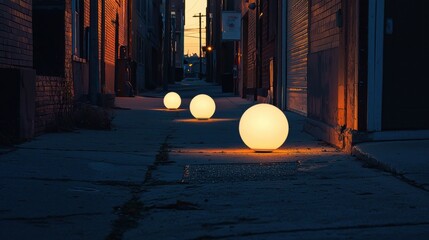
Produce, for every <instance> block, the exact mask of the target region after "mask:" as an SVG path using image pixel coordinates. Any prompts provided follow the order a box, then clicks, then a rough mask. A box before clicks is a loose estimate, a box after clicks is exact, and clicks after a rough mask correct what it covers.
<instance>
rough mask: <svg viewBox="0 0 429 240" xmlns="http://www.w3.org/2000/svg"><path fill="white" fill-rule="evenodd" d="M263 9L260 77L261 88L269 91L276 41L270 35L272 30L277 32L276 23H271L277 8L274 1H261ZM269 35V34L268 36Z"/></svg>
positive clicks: (272, 35)
mask: <svg viewBox="0 0 429 240" xmlns="http://www.w3.org/2000/svg"><path fill="white" fill-rule="evenodd" d="M263 2H264V4H263V9H262V12H263V13H264V14H263V16H262V24H261V25H262V26H261V34H262V43H261V46H262V59H261V68H262V69H261V71H262V73H261V75H262V83H261V86H260V87H261V88H264V89H269V87H270V59H273V58H274V57H275V50H276V41H275V38H274V36H275V35H274V34H272V32H273V30H275V31H276V30H277V29H276V27H277V25H276V23H275V22H273V17H275V16H276V15H277V14H276V11H277V8H276V7H277V6H275V5H274V4H276V3H277V2H276V1H268V0H265V1H263ZM270 33H271V34H270Z"/></svg>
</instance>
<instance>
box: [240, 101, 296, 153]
mask: <svg viewBox="0 0 429 240" xmlns="http://www.w3.org/2000/svg"><path fill="white" fill-rule="evenodd" d="M239 132H240V137H241V139H242V140H243V142H244V144H246V145H247V146H248V147H249V148H251V149H253V150H255V151H256V152H271V151H273V150H275V149H277V148H279V147H280V146H281V145H282V144H283V143H284V142H285V141H286V138H287V135H288V134H289V123H288V121H287V118H286V116H285V114H284V113H283V112H282V111H281V110H280V109H278V108H277V107H275V106H273V105H270V104H266V103H261V104H256V105H254V106H252V107H250V108H249V109H247V110H246V111H245V112H244V113H243V115H242V116H241V118H240V124H239Z"/></svg>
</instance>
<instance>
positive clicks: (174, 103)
mask: <svg viewBox="0 0 429 240" xmlns="http://www.w3.org/2000/svg"><path fill="white" fill-rule="evenodd" d="M181 103H182V99H181V98H180V96H179V94H177V93H175V92H169V93H167V94H165V96H164V106H165V107H166V108H168V109H178V108H179V107H180V104H181Z"/></svg>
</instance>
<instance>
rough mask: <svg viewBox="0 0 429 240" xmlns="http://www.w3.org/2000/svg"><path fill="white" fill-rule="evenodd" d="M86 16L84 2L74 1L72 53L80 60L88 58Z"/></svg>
mask: <svg viewBox="0 0 429 240" xmlns="http://www.w3.org/2000/svg"><path fill="white" fill-rule="evenodd" d="M84 15H85V14H84V0H72V52H73V55H74V56H76V57H79V58H86V51H85V39H86V38H85V30H84Z"/></svg>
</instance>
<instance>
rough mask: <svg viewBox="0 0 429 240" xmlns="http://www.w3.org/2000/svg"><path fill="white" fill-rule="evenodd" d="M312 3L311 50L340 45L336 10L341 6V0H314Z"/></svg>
mask: <svg viewBox="0 0 429 240" xmlns="http://www.w3.org/2000/svg"><path fill="white" fill-rule="evenodd" d="M310 3H311V11H310V14H311V17H310V19H311V22H310V52H312V53H314V52H320V51H323V50H326V49H330V48H335V47H338V46H339V36H340V34H339V33H340V31H339V28H338V27H337V25H336V12H337V11H338V10H339V9H340V8H341V0H313V1H310Z"/></svg>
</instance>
